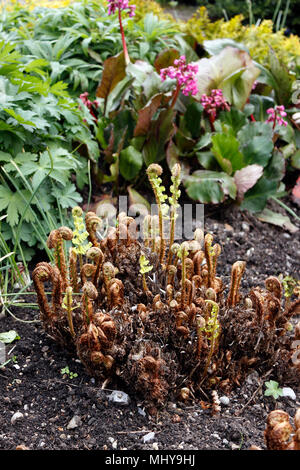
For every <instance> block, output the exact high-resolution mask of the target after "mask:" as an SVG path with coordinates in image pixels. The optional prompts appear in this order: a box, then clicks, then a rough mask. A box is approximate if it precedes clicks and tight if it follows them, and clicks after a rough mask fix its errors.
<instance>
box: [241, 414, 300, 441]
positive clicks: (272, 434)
mask: <svg viewBox="0 0 300 470" xmlns="http://www.w3.org/2000/svg"><path fill="white" fill-rule="evenodd" d="M264 438H265V443H266V447H267V450H300V408H298V410H297V411H296V414H295V417H294V426H292V424H291V422H290V417H289V415H288V413H286V412H285V411H282V410H274V411H271V413H269V415H268V418H267V426H266V429H265V432H264ZM250 450H262V449H261V448H260V447H257V446H252V447H251V448H250Z"/></svg>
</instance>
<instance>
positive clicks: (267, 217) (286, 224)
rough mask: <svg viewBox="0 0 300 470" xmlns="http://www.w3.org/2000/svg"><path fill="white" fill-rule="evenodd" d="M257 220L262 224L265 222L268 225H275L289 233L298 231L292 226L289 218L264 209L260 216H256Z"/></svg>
mask: <svg viewBox="0 0 300 470" xmlns="http://www.w3.org/2000/svg"><path fill="white" fill-rule="evenodd" d="M257 218H258V219H259V220H261V221H262V222H267V223H269V224H273V225H277V226H279V227H282V228H285V229H286V230H288V231H289V232H291V233H295V232H297V231H298V230H299V229H298V227H296V225H294V224H293V223H292V222H291V221H290V218H289V217H288V216H287V215H282V214H278V213H277V212H273V211H271V210H270V209H264V210H263V211H262V212H260V214H258V215H257Z"/></svg>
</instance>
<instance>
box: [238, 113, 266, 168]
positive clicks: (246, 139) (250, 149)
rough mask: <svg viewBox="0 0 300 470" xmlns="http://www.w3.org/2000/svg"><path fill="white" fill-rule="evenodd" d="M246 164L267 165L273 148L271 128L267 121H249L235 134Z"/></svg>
mask: <svg viewBox="0 0 300 470" xmlns="http://www.w3.org/2000/svg"><path fill="white" fill-rule="evenodd" d="M237 138H238V140H239V142H240V150H241V152H242V153H243V155H244V161H245V164H246V165H252V164H254V163H256V164H257V165H261V166H263V167H265V166H267V164H268V162H269V160H270V158H271V156H272V151H273V148H274V144H273V140H272V128H271V126H270V125H269V124H268V123H261V122H249V123H248V124H246V126H244V127H243V128H242V129H241V130H240V131H239V132H238V135H237Z"/></svg>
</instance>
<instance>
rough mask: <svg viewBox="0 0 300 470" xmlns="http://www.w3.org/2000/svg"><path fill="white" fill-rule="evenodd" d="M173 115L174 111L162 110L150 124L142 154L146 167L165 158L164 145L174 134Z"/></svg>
mask: <svg viewBox="0 0 300 470" xmlns="http://www.w3.org/2000/svg"><path fill="white" fill-rule="evenodd" d="M174 115H175V111H174V110H173V109H167V110H164V111H162V112H161V113H160V115H159V117H158V119H157V120H156V121H154V122H153V123H152V126H151V129H150V131H149V133H148V139H147V141H146V142H145V145H144V146H143V152H142V153H143V158H144V162H145V163H146V165H147V166H149V165H151V163H155V162H159V161H161V160H163V159H164V158H165V156H166V152H165V144H166V143H167V142H168V140H169V139H170V138H171V136H172V133H173V132H174V128H173V121H174Z"/></svg>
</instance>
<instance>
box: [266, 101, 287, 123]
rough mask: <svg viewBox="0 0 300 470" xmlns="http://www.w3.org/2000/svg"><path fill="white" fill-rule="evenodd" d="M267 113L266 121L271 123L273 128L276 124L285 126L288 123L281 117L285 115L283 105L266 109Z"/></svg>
mask: <svg viewBox="0 0 300 470" xmlns="http://www.w3.org/2000/svg"><path fill="white" fill-rule="evenodd" d="M267 114H268V115H269V117H268V119H267V120H266V122H271V123H273V128H274V127H275V126H276V124H278V125H279V126H285V127H286V126H287V125H288V123H287V122H286V121H285V120H284V119H283V118H284V117H285V116H287V113H286V111H285V107H284V106H283V105H282V106H275V108H269V109H267Z"/></svg>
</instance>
